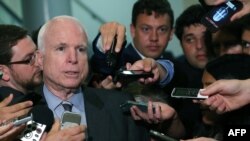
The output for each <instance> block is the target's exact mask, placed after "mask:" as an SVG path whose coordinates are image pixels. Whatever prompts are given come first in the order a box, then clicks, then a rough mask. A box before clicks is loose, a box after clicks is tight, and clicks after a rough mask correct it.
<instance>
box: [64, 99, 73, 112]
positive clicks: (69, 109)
mask: <svg viewBox="0 0 250 141" xmlns="http://www.w3.org/2000/svg"><path fill="white" fill-rule="evenodd" d="M62 106H63V108H64V110H65V111H69V112H71V110H72V104H71V103H70V102H68V101H63V102H62Z"/></svg>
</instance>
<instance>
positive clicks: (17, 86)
mask: <svg viewBox="0 0 250 141" xmlns="http://www.w3.org/2000/svg"><path fill="white" fill-rule="evenodd" d="M36 49H37V47H36V45H35V44H34V42H33V41H32V39H31V37H30V36H28V34H27V31H26V30H24V29H23V28H21V27H18V26H15V25H0V74H1V78H0V123H1V122H2V121H9V120H12V119H15V118H17V117H20V116H23V115H26V114H27V113H28V112H29V110H30V109H31V108H32V102H31V101H26V102H22V101H24V100H30V99H27V97H26V96H27V95H32V96H31V97H29V98H32V99H31V100H32V101H33V100H34V99H33V98H38V100H40V99H39V97H38V95H36V94H34V93H31V92H32V91H33V89H34V88H35V87H36V86H38V85H39V84H40V83H41V82H42V75H41V70H40V68H39V66H38V64H37V62H36V55H35V54H36ZM11 93H12V95H10V94H11ZM21 102H22V103H21ZM16 103H18V104H16ZM13 104H14V105H13ZM9 105H12V106H9ZM33 105H34V101H33ZM59 126H60V125H59V122H58V121H57V122H55V124H54V125H53V127H52V131H51V133H50V132H49V134H48V135H47V136H43V138H44V139H45V140H46V141H50V140H51V141H52V140H53V141H55V140H61V139H60V138H62V137H63V138H64V139H66V140H76V139H74V138H76V137H77V140H79V141H80V140H83V139H84V134H83V130H84V129H85V128H84V127H83V126H76V127H72V128H70V129H66V130H59V129H60V128H59ZM23 129H24V126H18V127H15V126H13V125H12V123H8V124H7V125H4V126H2V125H1V126H0V140H14V139H15V138H16V136H17V135H18V134H20V133H21V132H22V130H23Z"/></svg>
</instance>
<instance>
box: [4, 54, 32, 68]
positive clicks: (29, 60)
mask: <svg viewBox="0 0 250 141" xmlns="http://www.w3.org/2000/svg"><path fill="white" fill-rule="evenodd" d="M35 60H36V54H35V53H34V54H33V55H31V56H30V57H29V58H27V59H25V60H22V61H13V62H9V63H7V64H6V65H13V64H27V65H34V63H35Z"/></svg>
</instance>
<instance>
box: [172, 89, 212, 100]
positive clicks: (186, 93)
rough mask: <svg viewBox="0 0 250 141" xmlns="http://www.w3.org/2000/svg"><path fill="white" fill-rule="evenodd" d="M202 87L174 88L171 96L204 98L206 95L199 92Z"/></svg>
mask: <svg viewBox="0 0 250 141" xmlns="http://www.w3.org/2000/svg"><path fill="white" fill-rule="evenodd" d="M200 91H202V89H197V88H174V89H173V91H172V93H171V96H172V97H175V98H192V99H206V98H208V96H204V95H201V94H200Z"/></svg>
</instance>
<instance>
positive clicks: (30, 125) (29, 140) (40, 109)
mask: <svg viewBox="0 0 250 141" xmlns="http://www.w3.org/2000/svg"><path fill="white" fill-rule="evenodd" d="M30 113H32V116H33V120H31V121H28V122H27V124H26V128H25V129H24V131H23V132H22V133H21V135H20V136H19V139H20V140H22V141H34V140H40V138H41V136H42V134H43V133H44V132H45V131H46V132H48V131H49V130H50V129H51V127H52V125H53V123H54V115H53V112H52V111H51V110H50V109H49V108H48V107H47V106H45V105H36V106H34V108H32V109H31V112H30Z"/></svg>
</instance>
